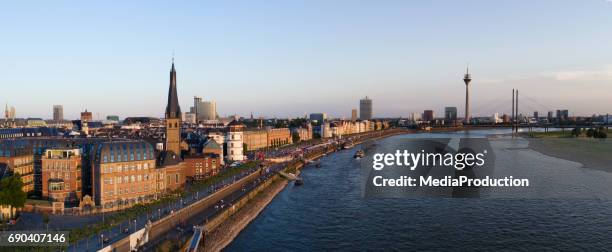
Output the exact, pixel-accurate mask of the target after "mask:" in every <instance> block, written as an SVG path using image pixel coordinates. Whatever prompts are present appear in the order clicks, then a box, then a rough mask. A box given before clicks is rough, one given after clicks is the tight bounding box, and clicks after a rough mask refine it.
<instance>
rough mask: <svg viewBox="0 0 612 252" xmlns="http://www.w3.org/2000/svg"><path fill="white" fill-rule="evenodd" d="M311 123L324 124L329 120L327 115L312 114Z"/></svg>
mask: <svg viewBox="0 0 612 252" xmlns="http://www.w3.org/2000/svg"><path fill="white" fill-rule="evenodd" d="M310 120H311V121H317V122H318V123H324V122H325V120H327V114H326V113H312V114H310Z"/></svg>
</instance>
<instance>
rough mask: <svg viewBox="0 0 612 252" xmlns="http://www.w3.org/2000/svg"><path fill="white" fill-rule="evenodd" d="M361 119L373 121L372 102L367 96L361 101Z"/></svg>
mask: <svg viewBox="0 0 612 252" xmlns="http://www.w3.org/2000/svg"><path fill="white" fill-rule="evenodd" d="M359 119H361V120H372V100H371V99H369V98H368V97H367V96H366V97H365V98H363V99H361V100H359Z"/></svg>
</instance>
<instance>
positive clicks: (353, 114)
mask: <svg viewBox="0 0 612 252" xmlns="http://www.w3.org/2000/svg"><path fill="white" fill-rule="evenodd" d="M354 121H357V109H353V110H351V122H354Z"/></svg>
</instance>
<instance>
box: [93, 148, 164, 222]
mask: <svg viewBox="0 0 612 252" xmlns="http://www.w3.org/2000/svg"><path fill="white" fill-rule="evenodd" d="M95 148H96V149H95V150H94V153H95V157H94V158H93V164H92V185H93V186H92V194H93V199H94V202H95V204H96V205H98V206H100V207H102V209H103V211H112V210H117V209H122V208H126V207H130V206H132V205H134V204H136V203H144V202H147V201H149V200H151V199H153V198H154V197H155V196H156V195H157V194H158V193H161V192H163V191H165V189H166V186H165V183H164V180H163V179H164V178H165V170H164V169H156V163H155V162H156V160H155V156H154V150H153V147H152V146H151V145H150V144H148V143H146V142H143V141H117V142H105V143H101V144H99V145H98V146H96V147H95Z"/></svg>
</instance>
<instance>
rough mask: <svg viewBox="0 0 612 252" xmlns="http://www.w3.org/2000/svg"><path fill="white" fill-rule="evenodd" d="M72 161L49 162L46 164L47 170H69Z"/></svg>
mask: <svg viewBox="0 0 612 252" xmlns="http://www.w3.org/2000/svg"><path fill="white" fill-rule="evenodd" d="M70 164H71V162H70V161H64V162H49V163H47V165H46V167H45V168H46V169H47V170H64V171H68V170H70V168H71V165H70Z"/></svg>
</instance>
